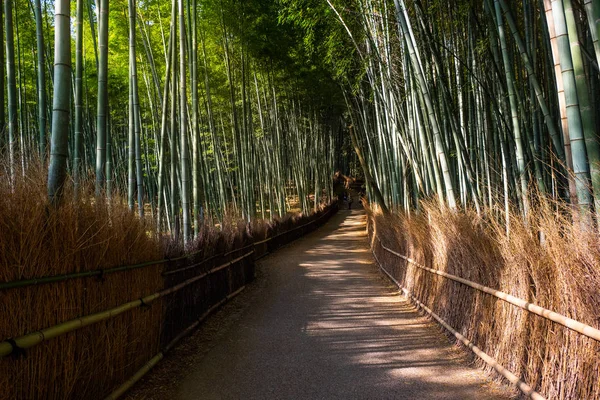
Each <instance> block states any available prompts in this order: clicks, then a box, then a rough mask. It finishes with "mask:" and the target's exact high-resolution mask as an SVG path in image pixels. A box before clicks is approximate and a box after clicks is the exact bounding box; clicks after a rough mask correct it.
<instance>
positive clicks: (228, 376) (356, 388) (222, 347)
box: [130, 210, 509, 400]
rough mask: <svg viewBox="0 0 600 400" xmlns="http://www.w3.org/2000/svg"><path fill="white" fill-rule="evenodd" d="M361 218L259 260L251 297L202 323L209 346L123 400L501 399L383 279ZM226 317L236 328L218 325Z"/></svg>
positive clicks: (180, 356)
mask: <svg viewBox="0 0 600 400" xmlns="http://www.w3.org/2000/svg"><path fill="white" fill-rule="evenodd" d="M365 218H366V217H365V214H364V212H363V211H362V210H341V211H340V212H339V213H338V214H337V215H335V216H334V217H333V218H332V219H331V220H330V221H329V222H328V223H327V224H326V225H325V226H324V227H322V228H320V229H319V230H317V231H316V232H313V233H312V234H309V235H307V236H305V237H303V238H301V239H299V240H297V241H295V242H294V243H292V244H291V245H289V246H287V247H285V248H283V249H281V250H279V251H277V252H275V253H274V254H272V255H270V256H268V257H267V258H265V259H264V260H262V261H261V262H260V263H259V266H258V268H259V278H258V282H257V283H256V285H258V289H252V288H250V289H249V290H248V292H249V293H245V294H243V295H242V296H241V298H240V299H239V300H238V299H236V300H234V302H235V301H237V302H238V304H237V305H235V304H234V305H233V306H231V309H230V310H228V309H227V307H229V306H226V307H225V308H224V309H223V310H222V311H220V312H219V313H217V315H215V317H214V318H216V319H217V320H218V321H219V322H217V323H216V324H217V325H218V326H216V327H213V328H210V324H211V321H208V325H209V328H207V329H209V330H211V329H212V331H213V335H212V336H213V337H211V338H210V340H205V339H206V335H207V334H206V332H204V333H202V332H200V333H199V334H198V335H199V336H198V335H194V336H192V337H191V338H190V339H189V340H188V343H187V344H184V345H183V350H179V352H177V351H176V352H175V353H174V354H173V355H172V356H170V358H171V360H170V361H169V363H166V364H167V366H166V368H163V369H162V370H159V371H156V372H155V374H157V376H154V377H152V375H151V377H150V381H149V382H146V383H144V382H142V383H141V384H140V386H141V388H140V390H137V391H134V392H133V393H131V395H130V397H132V398H177V399H186V400H187V399H189V400H192V399H204V400H209V399H461V400H462V399H480V398H485V399H506V398H507V396H508V394H509V392H508V391H507V390H506V389H503V388H501V387H499V386H498V385H496V384H493V383H490V382H489V381H488V380H487V379H486V377H485V375H484V374H483V372H481V371H479V370H476V369H474V368H472V367H469V366H468V365H467V364H466V362H465V360H464V355H463V353H462V352H461V351H459V350H458V349H456V348H455V347H453V346H452V345H451V344H450V343H449V341H448V339H447V338H445V337H444V336H443V334H442V333H441V331H440V329H439V328H438V327H437V326H436V325H434V324H433V323H431V322H429V321H428V320H427V319H426V318H424V317H422V316H420V315H419V313H418V312H417V311H416V310H415V308H414V307H413V306H412V305H411V304H410V303H409V302H408V301H407V300H406V299H405V298H404V297H403V296H400V295H399V294H398V290H397V289H396V288H395V287H393V286H391V285H390V284H389V283H388V282H387V281H386V280H384V279H383V278H382V276H381V274H380V273H379V272H378V271H377V268H376V266H375V265H374V263H373V259H372V255H371V254H370V252H369V247H368V242H367V237H366V233H365V227H364V226H365V225H364V223H365ZM253 285H255V284H253ZM253 285H251V286H253ZM243 296H246V298H244V297H243ZM241 302H243V303H241ZM221 313H224V314H225V316H222V315H221V316H219V314H221ZM227 314H234V315H235V317H234V318H233V319H234V320H235V321H230V322H227V321H228V319H229V320H230V319H232V318H230V317H229V316H227ZM217 330H219V331H221V333H220V337H216V338H215V337H214V333H215V331H217ZM208 336H211V334H208ZM217 336H218V335H217ZM208 342H210V343H211V344H210V345H207V343H208ZM200 348H204V349H205V350H204V351H201V350H200ZM196 352H199V353H200V354H199V355H198V354H196V355H190V353H196ZM190 357H191V358H190ZM178 361H181V362H183V363H184V364H185V365H186V366H185V367H184V368H183V369H182V370H180V371H179V373H178V374H179V375H180V376H178V377H172V376H171V377H169V370H170V369H171V370H172V368H169V367H168V364H171V365H174V364H176V363H177V362H178ZM180 369H181V368H180ZM171 373H172V372H171ZM157 382H158V383H157ZM153 385H154V387H157V386H165V387H167V389H165V390H163V392H161V391H157V390H156V389H155V388H153ZM163 389H164V388H163ZM165 391H166V392H165Z"/></svg>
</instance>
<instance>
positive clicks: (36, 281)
mask: <svg viewBox="0 0 600 400" xmlns="http://www.w3.org/2000/svg"><path fill="white" fill-rule="evenodd" d="M332 205H333V203H331V205H330V208H329V210H327V211H326V212H324V213H323V215H321V216H319V217H318V218H316V219H314V220H312V221H310V222H307V223H306V224H303V225H300V226H298V227H296V228H293V229H290V230H288V231H285V232H281V233H279V234H277V235H275V236H272V237H269V238H266V239H264V240H261V241H258V242H254V243H252V244H249V245H248V246H245V247H241V248H239V249H234V250H230V251H228V252H226V253H220V254H215V255H213V256H211V257H209V258H207V259H204V260H202V261H200V262H198V263H194V264H192V265H187V266H185V267H182V268H178V269H175V270H172V271H165V272H163V276H168V275H173V274H176V273H178V272H183V271H187V270H189V269H193V268H196V267H198V266H200V265H203V264H205V263H207V262H209V261H212V260H213V259H215V258H218V257H226V256H228V255H230V254H233V253H236V252H239V251H243V250H245V249H248V248H250V247H253V246H257V245H259V244H263V243H266V242H268V241H271V240H273V239H275V238H277V237H280V236H282V235H285V234H287V233H290V232H293V231H295V230H298V229H301V228H304V227H306V226H308V225H310V224H313V223H315V222H317V221H319V220H321V219H322V218H323V217H325V216H326V215H328V214H329V213H330V212H331V210H332V209H333V207H332ZM202 251H203V250H198V251H195V252H192V253H188V254H185V255H183V256H179V257H175V258H164V259H161V260H155V261H147V262H143V263H139V264H132V265H121V266H118V267H112V268H104V269H95V270H92V271H83V272H73V273H69V274H62V275H53V276H45V277H40V278H33V279H21V280H17V281H11V282H0V290H7V289H16V288H21V287H26V286H35V285H42V284H48V283H56V282H62V281H66V280H70V279H76V278H89V277H102V276H104V275H108V274H112V273H115V272H123V271H130V270H134V269H139V268H144V267H150V266H153V265H160V264H165V263H168V262H173V261H180V260H184V259H186V258H189V257H192V256H194V255H196V254H200V253H202Z"/></svg>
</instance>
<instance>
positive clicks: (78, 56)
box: [73, 0, 84, 196]
mask: <svg viewBox="0 0 600 400" xmlns="http://www.w3.org/2000/svg"><path fill="white" fill-rule="evenodd" d="M83 7H84V6H83V0H77V11H76V12H77V16H76V21H75V121H74V124H75V126H74V127H73V131H74V136H75V137H74V142H75V143H74V145H73V153H74V154H73V184H74V190H75V196H78V193H79V185H80V180H81V177H80V175H81V153H82V151H83V149H82V139H83Z"/></svg>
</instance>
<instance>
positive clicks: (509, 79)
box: [494, 0, 529, 219]
mask: <svg viewBox="0 0 600 400" xmlns="http://www.w3.org/2000/svg"><path fill="white" fill-rule="evenodd" d="M494 6H495V10H496V23H497V26H498V37H499V38H500V48H501V50H502V60H503V61H504V71H505V74H506V86H507V89H508V101H509V104H510V113H511V119H512V124H513V135H514V139H515V144H516V156H517V168H518V171H519V181H520V182H521V206H522V208H523V217H524V219H526V218H527V215H528V214H529V199H528V187H527V186H528V184H527V174H526V171H525V156H524V149H523V139H522V137H521V126H520V124H519V114H518V111H517V107H518V105H517V98H516V93H515V87H514V76H513V70H512V65H511V63H510V59H509V55H508V46H507V43H506V37H505V34H504V24H503V22H502V19H503V18H502V12H501V10H500V3H499V2H498V0H494Z"/></svg>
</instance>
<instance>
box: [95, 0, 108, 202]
mask: <svg viewBox="0 0 600 400" xmlns="http://www.w3.org/2000/svg"><path fill="white" fill-rule="evenodd" d="M99 6H100V9H99V13H98V15H99V18H98V53H99V54H98V109H97V119H96V196H100V194H101V193H102V190H103V188H104V183H105V176H104V174H105V164H106V142H107V136H108V123H107V117H108V23H109V22H108V20H109V18H108V11H109V10H108V0H99Z"/></svg>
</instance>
